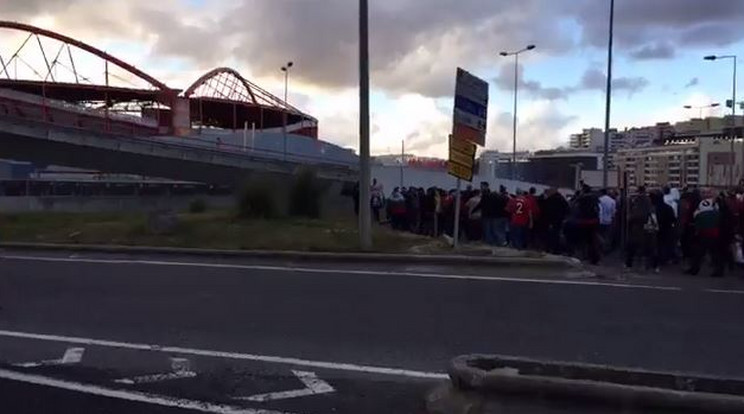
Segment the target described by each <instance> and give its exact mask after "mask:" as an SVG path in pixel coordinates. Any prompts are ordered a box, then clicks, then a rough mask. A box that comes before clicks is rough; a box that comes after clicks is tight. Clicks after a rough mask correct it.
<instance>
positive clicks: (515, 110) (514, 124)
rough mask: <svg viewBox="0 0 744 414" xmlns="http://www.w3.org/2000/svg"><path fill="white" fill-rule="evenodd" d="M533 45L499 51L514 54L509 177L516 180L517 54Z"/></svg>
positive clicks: (508, 54)
mask: <svg viewBox="0 0 744 414" xmlns="http://www.w3.org/2000/svg"><path fill="white" fill-rule="evenodd" d="M534 48H535V45H528V46H527V47H525V48H524V49H521V50H517V51H516V52H501V53H499V54H500V55H501V56H503V57H508V56H514V120H513V127H512V160H511V179H512V180H516V171H517V98H518V94H519V55H520V54H522V53H524V52H527V51H528V50H533V49H534Z"/></svg>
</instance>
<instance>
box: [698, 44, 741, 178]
mask: <svg viewBox="0 0 744 414" xmlns="http://www.w3.org/2000/svg"><path fill="white" fill-rule="evenodd" d="M704 59H705V60H710V61H714V60H722V59H731V60H732V61H733V62H734V76H733V82H732V87H731V123H732V125H731V126H732V129H731V162H732V164H731V168H730V170H729V185H730V186H733V185H734V167H736V150H735V147H734V141H735V138H736V136H735V132H734V129H733V127H735V126H736V55H721V56H716V55H710V56H706V57H705V58H704Z"/></svg>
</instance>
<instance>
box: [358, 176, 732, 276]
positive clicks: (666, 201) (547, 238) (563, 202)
mask: <svg viewBox="0 0 744 414" xmlns="http://www.w3.org/2000/svg"><path fill="white" fill-rule="evenodd" d="M371 190H372V191H371V207H372V211H373V215H374V219H375V221H377V222H381V221H383V218H382V214H381V213H383V212H384V215H385V217H386V218H387V222H389V224H390V226H391V227H392V228H393V229H396V230H400V231H409V232H413V233H416V234H421V235H427V236H432V237H437V236H441V235H443V234H446V235H448V236H450V237H452V236H453V234H454V231H455V210H456V205H455V204H456V191H455V190H449V191H445V190H443V189H441V188H436V187H431V188H428V189H424V188H418V187H408V188H399V187H396V188H394V189H393V191H392V192H391V193H390V195H389V197H387V198H386V197H385V194H384V191H383V189H382V186H381V185H380V184H378V183H377V182H376V181H375V182H374V184H373V186H372V189H371ZM626 200H627V201H626ZM459 211H460V215H459V229H460V237H461V238H462V239H463V240H467V241H473V242H484V243H487V244H489V245H491V246H511V247H513V248H516V249H534V250H541V251H545V252H549V253H553V254H565V255H572V256H576V257H579V258H581V259H583V260H586V261H588V262H590V263H592V264H597V263H599V262H600V260H602V258H603V257H606V256H608V255H610V254H612V253H613V252H620V253H621V254H622V258H623V262H624V265H625V267H627V268H633V267H634V266H635V265H637V262H638V260H637V259H642V262H643V263H642V264H643V265H644V267H645V268H646V269H648V270H650V271H655V272H659V271H660V269H661V268H662V267H664V266H671V265H674V264H684V265H686V272H687V273H689V274H698V273H699V272H700V271H701V268H702V264H703V262H704V259H705V257H706V256H710V262H711V267H712V273H711V275H712V276H716V277H718V276H723V274H724V272H725V270H726V269H727V268H730V269H735V268H737V266H740V265H741V264H742V263H743V262H744V252H742V243H741V240H742V237H744V185H742V186H740V187H739V188H737V189H736V190H726V191H714V190H701V189H696V188H684V189H682V190H681V191H680V190H678V189H673V188H668V187H664V188H661V189H658V190H653V191H647V189H646V188H645V187H643V186H641V187H638V188H637V190H636V191H635V192H633V193H632V194H629V195H627V196H625V197H621V196H620V194H619V193H618V192H616V191H612V190H604V189H602V190H599V191H596V190H594V189H592V188H590V187H589V186H587V185H582V186H581V188H580V189H579V190H578V191H576V192H575V193H574V194H571V195H569V196H568V197H566V196H564V194H562V193H561V192H559V191H558V190H557V189H555V188H549V189H547V190H545V191H543V192H542V193H540V194H538V192H537V190H536V189H535V188H534V187H533V188H530V189H528V190H526V191H522V190H519V189H517V190H516V191H515V192H514V193H509V192H508V191H507V189H506V188H504V187H503V186H501V187H500V188H499V189H498V190H496V191H495V190H492V189H491V188H490V186H489V184H488V183H486V182H483V183H481V185H480V188H479V189H474V188H472V187H470V186H468V188H467V189H465V190H464V191H462V192H461V197H460V210H459Z"/></svg>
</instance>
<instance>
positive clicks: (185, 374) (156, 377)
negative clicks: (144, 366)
mask: <svg viewBox="0 0 744 414" xmlns="http://www.w3.org/2000/svg"><path fill="white" fill-rule="evenodd" d="M194 377H196V372H194V371H179V372H169V373H167V374H152V375H140V376H139V377H132V378H121V379H118V380H114V382H116V383H118V384H127V385H133V384H151V383H153V382H163V381H170V380H177V379H184V378H194Z"/></svg>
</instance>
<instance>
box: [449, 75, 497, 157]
mask: <svg viewBox="0 0 744 414" xmlns="http://www.w3.org/2000/svg"><path fill="white" fill-rule="evenodd" d="M453 121H454V122H453V128H452V132H453V134H454V136H455V137H456V138H459V139H464V140H467V141H471V142H474V143H476V144H478V145H481V146H483V145H485V144H486V127H487V124H488V82H486V81H484V80H482V79H480V78H478V77H476V76H473V75H472V74H470V73H469V72H468V71H466V70H464V69H462V68H457V82H456V85H455V105H454V116H453Z"/></svg>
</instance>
